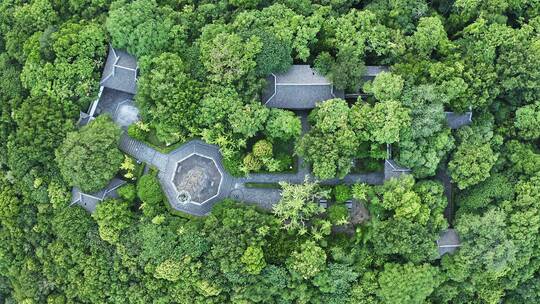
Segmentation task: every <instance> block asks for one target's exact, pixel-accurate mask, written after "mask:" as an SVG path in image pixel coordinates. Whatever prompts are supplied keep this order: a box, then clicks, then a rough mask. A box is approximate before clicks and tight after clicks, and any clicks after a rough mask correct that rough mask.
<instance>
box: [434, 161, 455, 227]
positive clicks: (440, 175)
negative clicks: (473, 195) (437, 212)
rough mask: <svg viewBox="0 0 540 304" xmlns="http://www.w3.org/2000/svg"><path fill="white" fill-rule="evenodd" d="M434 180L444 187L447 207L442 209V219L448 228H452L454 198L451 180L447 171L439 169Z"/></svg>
mask: <svg viewBox="0 0 540 304" xmlns="http://www.w3.org/2000/svg"><path fill="white" fill-rule="evenodd" d="M435 178H436V179H437V180H438V181H440V182H441V183H442V185H443V187H444V195H445V196H446V199H447V201H448V205H446V208H445V209H444V217H445V218H446V220H447V221H448V223H449V224H450V227H452V223H453V219H454V196H453V186H452V179H451V178H450V176H449V175H448V171H447V169H446V168H441V169H439V170H437V175H436V176H435Z"/></svg>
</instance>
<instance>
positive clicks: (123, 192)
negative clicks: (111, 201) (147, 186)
mask: <svg viewBox="0 0 540 304" xmlns="http://www.w3.org/2000/svg"><path fill="white" fill-rule="evenodd" d="M117 192H118V195H119V196H120V197H121V198H123V199H124V200H126V201H128V202H130V203H131V202H133V201H134V200H135V198H136V197H137V189H135V185H133V184H125V185H124V186H122V187H120V188H119V189H118V191H117Z"/></svg>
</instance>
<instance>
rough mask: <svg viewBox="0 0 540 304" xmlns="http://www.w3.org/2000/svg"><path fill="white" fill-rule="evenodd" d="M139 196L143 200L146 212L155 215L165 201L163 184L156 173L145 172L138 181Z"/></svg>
mask: <svg viewBox="0 0 540 304" xmlns="http://www.w3.org/2000/svg"><path fill="white" fill-rule="evenodd" d="M137 196H138V197H139V199H141V201H142V202H143V206H142V208H143V212H144V214H148V215H153V214H154V213H155V211H156V209H157V210H159V204H161V203H162V202H163V192H162V191H161V185H160V184H159V180H158V179H157V177H156V176H155V174H145V175H143V176H141V178H140V179H139V180H138V181H137Z"/></svg>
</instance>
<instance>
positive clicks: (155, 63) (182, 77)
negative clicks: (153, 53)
mask: <svg viewBox="0 0 540 304" xmlns="http://www.w3.org/2000/svg"><path fill="white" fill-rule="evenodd" d="M141 71H142V74H143V75H142V77H141V78H140V79H139V81H138V92H137V95H136V97H135V98H136V102H137V104H138V106H139V107H140V108H141V110H142V115H143V118H144V119H145V120H147V121H149V122H151V124H152V126H153V127H154V128H155V129H156V135H157V137H158V138H159V139H160V140H161V141H163V142H166V143H174V142H177V141H179V140H186V139H187V138H189V137H190V136H193V135H194V134H196V133H197V131H198V126H197V124H196V123H195V120H196V113H197V110H198V109H199V104H200V100H201V98H202V85H201V84H200V83H199V82H198V81H197V80H194V79H192V78H191V77H190V75H189V71H188V70H187V67H186V65H185V64H184V61H183V60H182V59H181V58H180V57H179V56H178V55H176V54H172V53H163V54H161V55H159V56H158V57H155V58H152V59H151V60H150V61H149V62H147V63H146V64H143V65H142V67H141Z"/></svg>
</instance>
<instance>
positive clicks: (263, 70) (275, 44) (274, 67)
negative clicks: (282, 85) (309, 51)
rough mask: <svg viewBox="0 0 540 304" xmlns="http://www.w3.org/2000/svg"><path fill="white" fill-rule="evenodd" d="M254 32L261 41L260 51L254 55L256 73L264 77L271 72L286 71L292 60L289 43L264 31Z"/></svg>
mask: <svg viewBox="0 0 540 304" xmlns="http://www.w3.org/2000/svg"><path fill="white" fill-rule="evenodd" d="M255 34H256V36H257V37H259V38H260V40H261V42H262V48H261V51H260V53H258V54H257V56H256V57H255V62H256V63H257V74H258V75H260V76H264V77H266V76H268V75H270V74H271V73H284V72H286V71H287V70H288V69H289V68H290V67H291V65H292V62H293V60H292V57H291V52H292V48H291V46H290V44H287V43H286V42H285V41H282V40H280V39H278V38H277V37H276V36H275V35H274V34H271V33H268V32H266V31H260V32H256V33H255Z"/></svg>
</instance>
